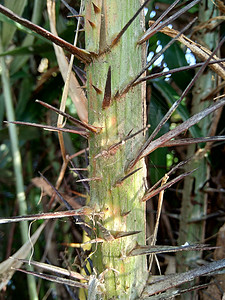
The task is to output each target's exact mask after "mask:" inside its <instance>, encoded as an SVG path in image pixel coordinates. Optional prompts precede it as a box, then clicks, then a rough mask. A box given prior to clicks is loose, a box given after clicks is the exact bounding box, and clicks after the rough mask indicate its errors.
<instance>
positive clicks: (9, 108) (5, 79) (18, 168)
mask: <svg viewBox="0 0 225 300" xmlns="http://www.w3.org/2000/svg"><path fill="white" fill-rule="evenodd" d="M2 50H3V48H2V41H1V38H0V52H2ZM0 65H1V72H2V73H1V78H2V86H3V94H4V100H5V107H6V114H7V120H8V121H9V122H12V121H14V120H15V116H14V108H13V101H12V96H11V89H10V79H9V71H8V68H7V66H6V63H5V58H3V57H1V58H0ZM9 135H10V143H11V151H12V158H13V167H14V173H15V180H16V194H17V201H18V205H19V213H20V215H26V214H27V204H26V197H25V192H24V183H23V172H22V164H21V155H20V149H19V142H18V136H17V130H16V125H15V124H9ZM20 232H21V238H22V243H23V244H25V243H26V242H27V240H28V223H27V222H21V223H20ZM27 282H28V289H29V296H30V299H32V300H38V295H37V291H36V283H35V278H34V277H31V276H28V277H27Z"/></svg>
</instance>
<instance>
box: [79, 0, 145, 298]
mask: <svg viewBox="0 0 225 300" xmlns="http://www.w3.org/2000/svg"><path fill="white" fill-rule="evenodd" d="M100 2H101V1H100ZM100 2H99V3H100ZM103 2H104V4H101V6H100V7H99V9H100V10H101V12H99V13H98V11H97V9H96V11H97V12H96V11H95V10H94V9H93V4H92V1H89V0H88V1H86V6H85V7H86V21H85V24H86V46H87V50H88V51H91V52H96V53H98V52H100V53H102V54H100V55H99V56H98V57H97V58H96V59H94V60H93V62H92V63H91V64H90V65H89V66H87V89H88V101H89V112H88V115H89V123H90V124H92V125H95V126H99V127H102V131H101V132H100V133H97V134H92V133H91V134H90V140H89V151H90V177H91V178H96V180H93V181H91V183H90V197H91V205H92V206H93V207H94V208H95V209H96V210H97V211H102V212H103V213H104V217H103V219H101V220H99V221H100V222H101V223H102V225H103V226H104V227H105V228H106V229H107V231H109V232H110V231H123V232H129V231H140V233H138V234H135V235H133V236H127V237H123V238H118V239H113V237H112V236H111V237H109V236H108V234H109V232H104V229H102V228H101V226H98V224H96V223H94V224H93V226H94V227H97V231H96V234H97V236H98V237H102V238H103V239H105V241H104V242H103V243H101V244H98V245H97V251H95V250H96V248H95V247H96V245H94V246H93V249H92V250H93V255H92V257H91V258H92V259H93V264H94V267H95V268H96V270H97V276H99V275H101V276H104V287H103V289H102V292H103V294H102V295H101V296H99V297H100V298H97V299H112V298H114V297H115V298H116V299H117V298H119V299H136V298H137V297H139V296H140V293H141V291H142V290H143V288H144V286H145V283H146V275H147V266H146V259H145V258H144V257H141V256H139V257H138V256H137V257H129V255H128V253H129V251H131V250H132V249H133V248H135V247H136V245H137V243H138V244H141V245H144V244H145V226H146V224H145V204H144V203H143V202H141V201H140V200H141V198H142V197H143V195H144V192H145V185H144V178H145V176H146V168H145V164H144V161H143V160H141V161H140V162H139V163H138V164H137V166H135V168H137V169H138V168H139V167H141V169H140V170H139V171H138V172H136V173H134V174H133V175H132V176H129V177H128V178H126V179H125V180H122V179H123V178H124V177H125V176H126V175H127V174H126V173H125V168H126V164H127V163H128V162H129V159H131V157H133V156H134V155H135V149H138V148H139V146H140V145H141V144H143V142H144V139H145V138H144V134H139V135H137V136H136V137H134V138H133V139H130V140H128V141H126V142H125V143H124V144H122V145H121V146H119V147H118V148H115V149H114V150H112V151H111V153H106V152H107V151H105V152H104V150H107V149H108V148H109V147H110V146H112V145H113V144H115V143H118V142H119V141H121V139H124V138H125V137H126V136H127V135H128V134H129V132H130V131H132V132H137V131H138V130H140V129H141V128H144V127H145V104H144V100H145V87H144V86H141V87H138V86H136V87H135V88H134V89H132V90H130V91H129V92H128V93H127V94H126V95H124V98H123V99H121V100H114V101H113V100H112V102H110V100H111V99H110V94H111V96H113V95H114V94H115V93H116V91H118V90H121V89H122V88H123V87H124V86H125V85H126V84H127V83H128V82H129V81H130V80H131V78H134V76H135V75H136V74H137V73H138V72H139V71H140V70H141V69H142V67H143V61H142V55H143V52H142V51H143V50H144V49H143V48H142V46H137V44H136V43H137V41H138V37H139V36H140V35H141V34H142V33H143V29H142V27H141V21H142V20H143V19H141V17H140V16H138V17H137V18H136V19H135V21H134V22H133V23H132V24H131V26H130V27H129V28H128V29H127V31H126V32H125V33H124V34H123V36H122V37H121V39H120V40H119V41H118V43H117V44H116V45H114V46H113V47H112V48H111V49H110V51H106V52H104V50H105V49H107V45H110V44H111V42H112V40H113V38H115V36H116V35H117V34H118V33H119V32H120V30H121V28H123V26H124V25H125V24H126V23H127V22H128V21H129V19H131V18H132V16H133V15H134V14H135V13H136V12H137V10H138V9H139V7H140V2H141V1H140V2H139V1H136V0H134V1H133V0H132V1H124V2H123V4H122V6H121V1H120V0H116V1H115V0H109V1H102V3H103ZM115 16H116V20H115ZM110 73H111V74H110ZM110 75H111V76H110ZM93 238H95V237H94V236H93ZM107 239H108V240H107ZM101 276H100V277H101ZM90 299H91V298H90Z"/></svg>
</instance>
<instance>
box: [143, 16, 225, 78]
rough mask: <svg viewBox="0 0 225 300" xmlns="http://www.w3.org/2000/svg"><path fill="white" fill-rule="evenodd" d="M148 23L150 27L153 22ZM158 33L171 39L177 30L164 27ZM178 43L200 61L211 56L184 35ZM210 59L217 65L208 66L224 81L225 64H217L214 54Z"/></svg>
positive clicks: (209, 52) (205, 49)
mask: <svg viewBox="0 0 225 300" xmlns="http://www.w3.org/2000/svg"><path fill="white" fill-rule="evenodd" d="M149 23H150V25H151V24H153V23H154V22H153V21H150V22H149ZM160 32H162V33H164V34H166V35H168V36H170V37H172V38H174V37H175V36H177V33H178V31H177V30H174V29H171V28H169V27H165V28H163V29H161V30H160ZM178 41H179V42H180V43H182V44H183V45H184V46H186V47H187V48H189V49H190V50H191V52H192V53H193V54H194V55H195V56H196V57H198V58H199V59H200V60H202V61H206V60H207V59H208V58H209V56H211V54H212V52H211V51H210V50H209V49H207V48H205V47H203V46H202V45H200V44H198V43H196V42H194V41H193V40H191V39H190V38H188V37H186V36H185V35H184V34H182V35H181V36H180V37H179V38H178ZM212 59H215V60H218V64H212V65H210V68H211V69H212V70H213V71H214V72H216V73H217V74H218V75H219V76H221V77H222V78H223V79H224V80H225V71H224V68H225V64H224V63H219V62H220V60H219V57H217V56H216V55H215V54H214V55H213V57H212Z"/></svg>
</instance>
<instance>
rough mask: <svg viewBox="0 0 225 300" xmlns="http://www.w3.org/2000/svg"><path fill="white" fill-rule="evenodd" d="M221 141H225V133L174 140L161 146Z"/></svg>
mask: <svg viewBox="0 0 225 300" xmlns="http://www.w3.org/2000/svg"><path fill="white" fill-rule="evenodd" d="M219 141H225V135H220V136H207V137H200V138H186V139H179V140H173V141H169V142H166V143H165V144H163V145H162V146H161V147H174V146H176V147H177V146H183V145H190V144H199V143H207V142H219Z"/></svg>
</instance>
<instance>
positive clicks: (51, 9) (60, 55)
mask: <svg viewBox="0 0 225 300" xmlns="http://www.w3.org/2000/svg"><path fill="white" fill-rule="evenodd" d="M47 8H48V15H49V21H50V28H51V32H52V33H53V34H54V35H56V36H58V33H57V31H56V27H55V3H54V2H53V1H52V0H48V1H47ZM53 47H54V49H55V55H56V58H57V61H58V65H59V69H60V72H61V74H62V77H63V80H64V82H66V78H67V71H68V68H69V64H68V62H67V59H66V56H65V54H64V52H63V49H62V48H61V47H59V46H57V45H55V44H53ZM69 94H70V97H71V99H72V101H73V103H74V105H75V107H76V110H77V114H78V116H79V118H80V119H81V121H83V122H86V123H87V122H88V111H87V98H86V96H85V94H84V91H83V90H82V88H81V87H80V84H79V82H78V81H77V79H76V77H75V75H74V73H71V77H70V86H69Z"/></svg>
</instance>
